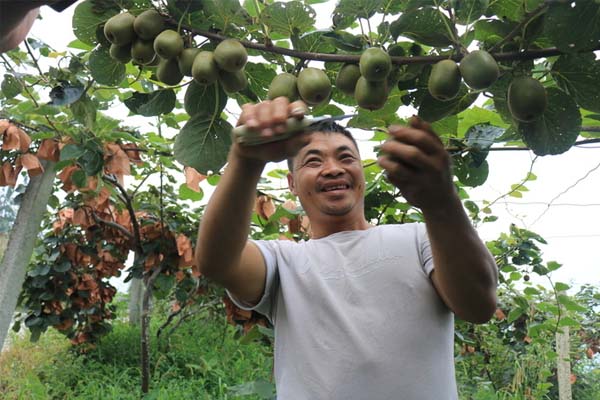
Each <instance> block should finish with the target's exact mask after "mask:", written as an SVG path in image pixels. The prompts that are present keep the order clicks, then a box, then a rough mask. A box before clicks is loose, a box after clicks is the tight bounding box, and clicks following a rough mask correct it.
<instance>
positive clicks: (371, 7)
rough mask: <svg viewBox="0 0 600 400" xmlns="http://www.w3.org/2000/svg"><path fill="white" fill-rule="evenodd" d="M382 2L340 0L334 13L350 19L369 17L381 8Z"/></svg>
mask: <svg viewBox="0 0 600 400" xmlns="http://www.w3.org/2000/svg"><path fill="white" fill-rule="evenodd" d="M382 3H383V1H382V0H340V1H339V2H338V4H337V6H336V7H335V10H334V13H340V14H343V15H344V17H348V18H352V19H358V18H365V19H366V18H371V17H372V16H373V15H374V14H375V12H376V11H378V10H379V9H380V8H381V6H382Z"/></svg>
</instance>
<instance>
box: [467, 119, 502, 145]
mask: <svg viewBox="0 0 600 400" xmlns="http://www.w3.org/2000/svg"><path fill="white" fill-rule="evenodd" d="M503 133H504V129H502V128H499V127H497V126H493V125H490V124H477V125H473V126H471V127H470V128H469V130H468V131H467V133H466V134H465V143H466V145H467V146H469V147H471V148H474V149H477V150H487V149H489V148H490V147H492V145H493V144H494V141H495V140H496V139H498V138H499V137H500V136H502V134H503Z"/></svg>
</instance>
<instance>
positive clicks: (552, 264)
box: [546, 261, 562, 271]
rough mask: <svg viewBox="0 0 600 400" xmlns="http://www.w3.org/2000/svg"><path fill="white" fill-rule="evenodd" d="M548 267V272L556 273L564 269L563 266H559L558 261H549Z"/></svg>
mask: <svg viewBox="0 0 600 400" xmlns="http://www.w3.org/2000/svg"><path fill="white" fill-rule="evenodd" d="M546 267H547V268H548V271H556V270H557V269H559V268H560V267H562V264H559V263H557V262H556V261H549V262H548V263H547V264H546Z"/></svg>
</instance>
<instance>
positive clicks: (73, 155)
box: [60, 144, 85, 161]
mask: <svg viewBox="0 0 600 400" xmlns="http://www.w3.org/2000/svg"><path fill="white" fill-rule="evenodd" d="M84 152H85V149H84V148H83V147H82V146H80V145H78V144H67V145H65V147H63V148H62V150H61V151H60V161H64V160H74V159H77V158H79V156H81V155H82V154H83V153H84Z"/></svg>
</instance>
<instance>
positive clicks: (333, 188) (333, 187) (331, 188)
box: [325, 185, 347, 192]
mask: <svg viewBox="0 0 600 400" xmlns="http://www.w3.org/2000/svg"><path fill="white" fill-rule="evenodd" d="M346 188H347V186H346V185H337V186H331V187H328V188H325V191H326V192H329V191H332V190H337V189H346Z"/></svg>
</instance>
